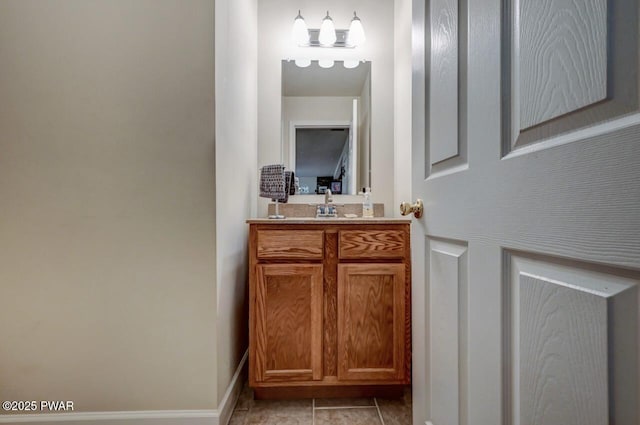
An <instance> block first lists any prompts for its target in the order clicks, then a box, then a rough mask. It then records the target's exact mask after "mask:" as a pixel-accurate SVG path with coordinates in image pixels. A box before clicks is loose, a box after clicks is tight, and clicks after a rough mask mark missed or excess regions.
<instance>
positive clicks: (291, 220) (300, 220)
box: [247, 217, 411, 224]
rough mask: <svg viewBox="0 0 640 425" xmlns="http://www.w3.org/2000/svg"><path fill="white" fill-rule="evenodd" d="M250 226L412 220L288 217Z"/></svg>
mask: <svg viewBox="0 0 640 425" xmlns="http://www.w3.org/2000/svg"><path fill="white" fill-rule="evenodd" d="M247 223H249V224H401V223H411V219H410V218H395V217H371V218H362V217H356V218H347V217H336V218H315V217H287V218H283V219H272V218H251V219H249V220H247Z"/></svg>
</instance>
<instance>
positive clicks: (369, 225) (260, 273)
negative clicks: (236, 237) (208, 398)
mask: <svg viewBox="0 0 640 425" xmlns="http://www.w3.org/2000/svg"><path fill="white" fill-rule="evenodd" d="M249 223H250V240H249V245H250V247H249V250H250V270H249V274H250V285H249V294H250V306H249V339H250V341H249V383H250V385H251V387H253V388H254V389H255V394H256V397H258V398H279V397H287V398H297V397H328V396H341V397H348V396H370V395H383V394H387V395H389V394H393V393H394V392H396V393H397V392H398V391H402V386H403V385H406V384H409V382H410V376H411V370H410V369H411V368H410V365H411V357H410V356H411V344H410V337H411V315H410V305H411V303H410V291H411V285H410V276H411V270H410V240H409V222H408V221H407V220H400V219H385V220H380V219H378V220H375V221H369V220H358V221H352V220H349V221H347V220H344V221H341V220H331V221H327V222H326V223H322V222H318V221H317V220H308V221H305V220H291V221H290V220H287V222H276V221H273V220H270V221H269V220H250V221H249Z"/></svg>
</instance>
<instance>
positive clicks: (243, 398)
mask: <svg viewBox="0 0 640 425" xmlns="http://www.w3.org/2000/svg"><path fill="white" fill-rule="evenodd" d="M252 404H253V390H252V389H251V388H250V387H249V385H248V384H245V385H244V387H243V388H242V392H240V396H239V397H238V403H237V404H236V410H248V409H249V407H251V405H252Z"/></svg>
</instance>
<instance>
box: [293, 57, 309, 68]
mask: <svg viewBox="0 0 640 425" xmlns="http://www.w3.org/2000/svg"><path fill="white" fill-rule="evenodd" d="M295 64H296V66H297V67H299V68H306V67H308V66H309V65H311V59H307V58H301V59H296V60H295Z"/></svg>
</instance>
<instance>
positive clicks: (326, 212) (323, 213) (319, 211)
mask: <svg viewBox="0 0 640 425" xmlns="http://www.w3.org/2000/svg"><path fill="white" fill-rule="evenodd" d="M331 195H332V193H331V190H329V189H327V190H325V192H324V205H318V206H317V208H316V217H337V216H338V214H337V212H336V207H335V205H331V203H332V202H333V197H332V196H331Z"/></svg>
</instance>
